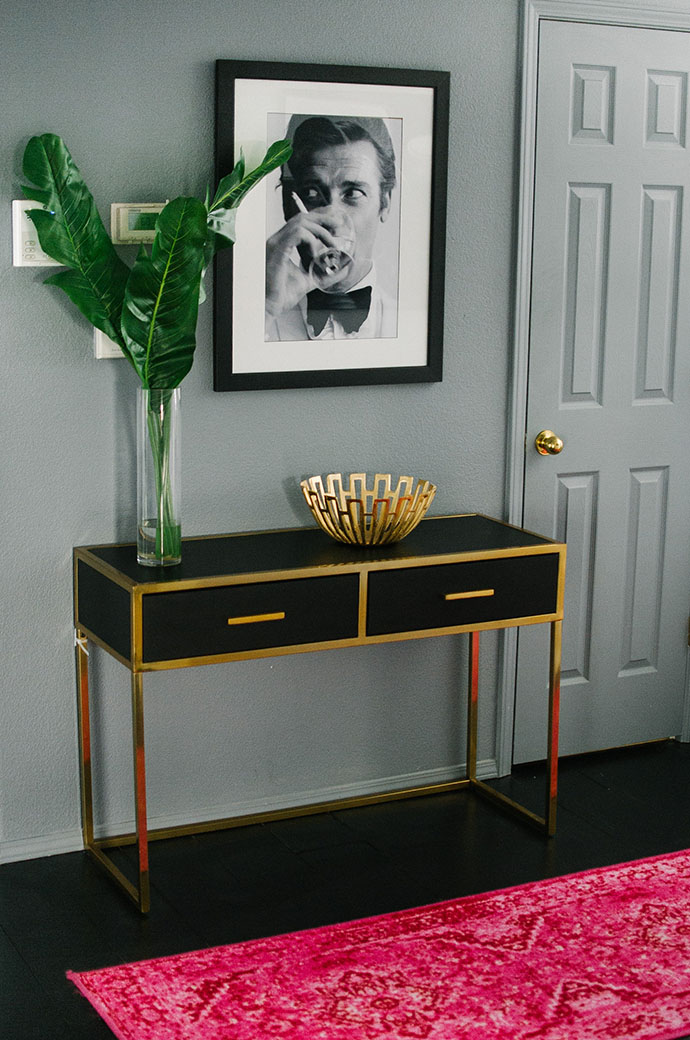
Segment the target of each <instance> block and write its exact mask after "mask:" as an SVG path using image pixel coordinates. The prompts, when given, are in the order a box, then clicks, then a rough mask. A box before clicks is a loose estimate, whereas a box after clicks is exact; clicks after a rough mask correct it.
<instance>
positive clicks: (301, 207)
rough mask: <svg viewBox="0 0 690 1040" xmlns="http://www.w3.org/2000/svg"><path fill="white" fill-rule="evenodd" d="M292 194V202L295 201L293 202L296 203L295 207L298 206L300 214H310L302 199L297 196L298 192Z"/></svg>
mask: <svg viewBox="0 0 690 1040" xmlns="http://www.w3.org/2000/svg"><path fill="white" fill-rule="evenodd" d="M290 194H291V195H292V201H293V202H294V204H295V205H296V206H297V209H298V210H299V211H300V213H308V212H309V210H308V209H307V207H306V206H305V205H304V203H303V202H302V200H301V198H300V197H299V195H298V194H297V192H296V191H293V192H291V193H290Z"/></svg>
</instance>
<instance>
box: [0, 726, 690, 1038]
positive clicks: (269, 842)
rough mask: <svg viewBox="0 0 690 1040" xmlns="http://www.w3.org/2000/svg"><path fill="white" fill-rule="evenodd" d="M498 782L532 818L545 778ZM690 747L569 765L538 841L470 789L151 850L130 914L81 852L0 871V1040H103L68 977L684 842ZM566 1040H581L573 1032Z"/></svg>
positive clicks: (532, 774) (522, 771)
mask: <svg viewBox="0 0 690 1040" xmlns="http://www.w3.org/2000/svg"><path fill="white" fill-rule="evenodd" d="M494 783H495V784H496V786H500V787H501V789H503V790H505V791H506V792H507V793H511V792H512V793H513V794H514V795H515V797H516V798H518V799H519V800H523V801H525V802H528V801H529V802H531V804H532V807H533V808H534V810H535V811H537V812H541V811H542V804H541V803H542V791H543V774H541V773H540V769H539V767H529V766H523V767H520V768H518V769H517V770H516V771H515V773H514V775H513V776H512V777H510V778H506V779H505V780H502V781H495V782H494ZM689 801H690V744H679V743H676V742H675V741H668V742H664V743H662V744H654V745H647V746H644V747H638V748H632V749H625V750H621V751H614V752H606V753H600V754H597V755H590V756H582V757H577V758H571V759H565V760H563V761H562V763H561V771H560V790H559V818H558V832H557V834H556V837H555V838H553V839H552V840H550V841H548V840H546V839H544V838H542V837H541V836H540V835H539V834H538V833H536V832H535V831H532V830H531V829H530V828H529V827H527V826H525V825H524V824H523V823H521V822H519V821H517V820H514V819H512V818H511V817H510V816H508V815H506V814H504V813H503V811H501V810H500V809H498V808H495V807H494V806H492V805H489V804H487V803H485V802H484V801H483V800H480V799H479V798H476V797H474V796H472V795H470V794H469V793H468V792H467V791H466V790H463V791H460V792H457V793H454V794H448V795H435V796H431V797H427V798H417V799H413V800H410V801H403V802H393V803H389V804H386V805H379V806H372V807H367V808H362V809H349V810H343V811H340V812H332V813H328V814H323V815H319V816H310V817H303V818H301V819H295V820H287V821H282V822H280V823H274V824H267V825H262V826H253V827H245V828H239V829H235V830H230V831H222V832H221V831H219V832H215V833H211V834H206V835H203V836H199V837H190V838H178V839H175V840H172V841H165V842H156V843H154V844H153V845H152V846H151V882H152V910H151V913H150V914H149V915H148V916H147V917H141V916H140V915H139V914H138V913H137V911H136V910H135V909H134V907H133V906H132V905H131V904H130V903H129V901H128V900H127V899H126V898H125V897H124V896H123V895H121V894H120V893H119V891H118V890H117V889H116V888H115V887H114V886H113V885H112V883H111V882H110V881H109V880H108V878H106V877H105V876H104V875H103V874H101V872H100V871H99V869H98V868H97V867H96V866H95V865H93V864H92V863H91V862H90V861H89V859H87V857H86V856H85V855H84V854H82V853H71V854H69V855H63V856H53V857H49V858H45V859H38V860H30V861H26V862H22V863H11V864H5V865H3V866H0V1037H2V1040H34V1038H36V1040H38V1038H40V1040H56V1038H62V1037H65V1038H69V1040H86V1038H89V1040H99V1038H102V1040H108V1038H110V1040H112V1033H111V1032H110V1030H109V1029H108V1028H107V1026H106V1025H105V1024H104V1023H103V1022H102V1021H101V1020H100V1018H99V1017H98V1016H97V1015H96V1013H95V1012H94V1011H93V1010H92V1008H91V1006H90V1005H89V1004H88V1002H87V1001H86V1000H85V999H84V998H83V997H81V996H80V995H79V994H78V993H77V991H76V990H75V989H74V988H73V986H72V985H71V984H69V983H68V982H67V981H66V979H65V975H64V973H65V971H66V970H67V969H70V968H71V969H74V970H84V969H88V968H98V967H103V966H104V965H110V964H118V963H123V962H126V961H131V960H140V959H144V958H148V957H158V956H165V955H167V954H172V953H179V952H181V951H183V950H190V949H201V948H204V947H207V946H214V945H219V944H224V943H230V942H237V941H240V940H243V939H250V938H256V937H258V936H263V935H270V934H278V933H281V932H287V931H294V930H297V929H303V928H311V927H315V926H318V925H322V924H327V923H330V922H334V921H342V920H351V919H355V918H359V917H366V916H369V915H373V914H380V913H385V912H388V911H392V910H397V909H401V908H403V907H410V906H420V905H423V904H425V903H432V902H437V901H439V900H443V899H451V898H454V897H456V896H461V895H466V894H469V893H472V892H480V891H488V890H491V889H494V888H503V887H506V886H508V885H515V884H521V883H523V882H526V881H533V880H538V879H539V878H544V877H549V876H554V875H559V874H566V873H571V872H573V871H579V870H586V869H588V868H590V867H595V866H601V865H606V864H610V863H619V862H624V861H626V860H630V859H638V858H641V857H644V856H651V855H655V854H657V853H662V852H672V851H675V850H677V849H683V848H688V847H690V813H688V804H689ZM573 1040H576V1038H575V1037H573Z"/></svg>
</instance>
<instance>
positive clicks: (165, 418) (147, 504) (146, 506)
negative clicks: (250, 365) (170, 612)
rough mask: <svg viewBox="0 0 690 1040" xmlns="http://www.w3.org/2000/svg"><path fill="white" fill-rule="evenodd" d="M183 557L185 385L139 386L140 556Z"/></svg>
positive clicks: (143, 559) (163, 563)
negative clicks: (165, 387) (182, 391)
mask: <svg viewBox="0 0 690 1040" xmlns="http://www.w3.org/2000/svg"><path fill="white" fill-rule="evenodd" d="M181 559H182V533H181V524H180V388H179V386H178V387H175V388H174V389H173V390H147V389H145V388H144V387H139V388H138V390H137V562H138V563H142V564H144V566H146V567H168V566H170V565H172V564H176V563H179V562H180V560H181Z"/></svg>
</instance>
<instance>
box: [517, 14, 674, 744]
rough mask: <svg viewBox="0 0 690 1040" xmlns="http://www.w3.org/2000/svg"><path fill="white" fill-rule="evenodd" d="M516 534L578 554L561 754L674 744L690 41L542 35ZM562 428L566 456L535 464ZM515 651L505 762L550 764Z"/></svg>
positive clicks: (522, 652)
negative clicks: (511, 730)
mask: <svg viewBox="0 0 690 1040" xmlns="http://www.w3.org/2000/svg"><path fill="white" fill-rule="evenodd" d="M539 44H540V47H539V78H538V92H537V138H536V158H535V171H536V173H535V203H534V232H533V243H532V250H533V257H532V259H533V268H532V297H531V319H530V361H529V386H528V406H527V430H526V455H525V506H524V524H525V526H526V527H528V528H530V529H532V530H538V531H542V532H544V533H545V534H551V535H552V536H553V537H555V538H558V539H562V540H565V541H567V543H568V563H567V579H566V600H565V623H564V629H563V640H564V642H563V677H562V706H561V750H562V752H563V753H565V754H571V753H576V752H582V751H591V750H595V749H598V748H603V747H612V746H618V745H622V744H627V743H633V742H637V741H643V740H651V739H656V738H660V737H665V736H673V735H676V734H677V733H679V732H680V728H681V719H682V707H683V692H684V679H685V659H686V647H687V624H688V607H689V605H690V603H689V601H690V307H689V292H688V289H689V287H690V223H689V221H690V155H688V148H687V138H688V80H689V78H690V34H689V33H685V32H673V31H670V30H650V29H638V28H629V27H623V26H611V25H590V24H586V23H575V22H562V21H549V20H544V21H542V22H541V26H540V40H539ZM544 428H547V429H552V430H554V431H555V433H556V434H557V435H558V436H559V437H560V438H561V439H562V440H563V442H564V445H565V447H564V449H563V451H562V453H561V454H559V455H553V456H542V455H540V454H539V453H538V452H537V451H536V450H535V448H534V439H535V437H536V435H537V433H538V432H539V431H540V430H542V429H544ZM543 642H544V640H543V636H542V635H541V634H540V633H539V632H538V631H537V630H532V631H527V630H524V631H522V632H521V633H520V637H519V654H518V681H517V696H516V708H515V745H514V761H516V762H521V761H529V760H531V759H537V758H542V757H544V755H545V746H544V743H543V741H542V740H541V739H540V738H539V734H540V733H541V732H543V726H540V720H542V719H543V710H544V707H543V705H544V703H545V697H546V690H545V684H544V680H543V660H544V654H545V652H546V650H545V647H544V646H543V645H542V644H543Z"/></svg>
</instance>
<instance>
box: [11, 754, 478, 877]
mask: <svg viewBox="0 0 690 1040" xmlns="http://www.w3.org/2000/svg"><path fill="white" fill-rule="evenodd" d="M464 775H465V767H464V766H455V767H453V766H451V767H444V768H440V769H426V770H421V771H419V772H417V773H407V774H403V775H399V776H389V777H381V778H380V779H378V780H373V781H370V782H368V783H366V784H363V783H352V784H340V785H337V786H333V787H325V788H319V789H318V790H312V791H301V792H297V793H294V794H289V795H285V796H284V797H283V798H275V797H271V798H254V799H250V800H248V801H245V802H233V803H232V804H230V805H227V804H226V805H214V806H208V807H207V808H206V809H204V810H202V811H201V812H199V813H194V814H193V815H192V816H190V815H189V814H188V813H162V814H161V815H159V816H150V817H149V820H148V825H149V829H150V830H157V829H158V828H161V827H165V828H168V827H180V826H185V825H187V824H190V823H205V822H206V821H208V820H220V819H225V818H226V817H233V816H252V815H254V814H255V813H262V812H271V811H274V810H280V809H287V808H290V807H295V808H298V807H300V806H304V805H312V804H315V803H318V802H331V801H337V800H338V799H341V798H342V799H345V798H357V797H364V796H365V795H368V794H381V793H382V792H384V791H394V790H404V789H405V788H408V787H421V786H424V785H425V784H435V783H442V782H443V781H444V780H456V779H458V778H459V777H463V776H464ZM494 776H496V760H495V759H493V758H490V759H483V760H482V761H481V762H478V763H477V778H478V779H480V780H487V779H489V778H490V777H494ZM133 830H134V818H133V817H132V818H131V819H128V820H119V821H111V822H110V823H108V824H106V825H98V824H96V832H97V834H98V837H100V838H108V837H112V836H113V835H117V834H126V833H128V832H130V831H133ZM82 848H83V843H82V836H81V831H80V830H78V829H75V828H70V830H69V831H64V832H62V833H58V834H51V835H46V836H45V837H37V838H27V839H18V840H16V841H5V842H3V844H2V850H1V851H0V863H16V862H18V861H20V860H26V859H39V858H40V857H42V856H57V855H61V854H63V853H65V852H77V851H79V850H81V849H82Z"/></svg>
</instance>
